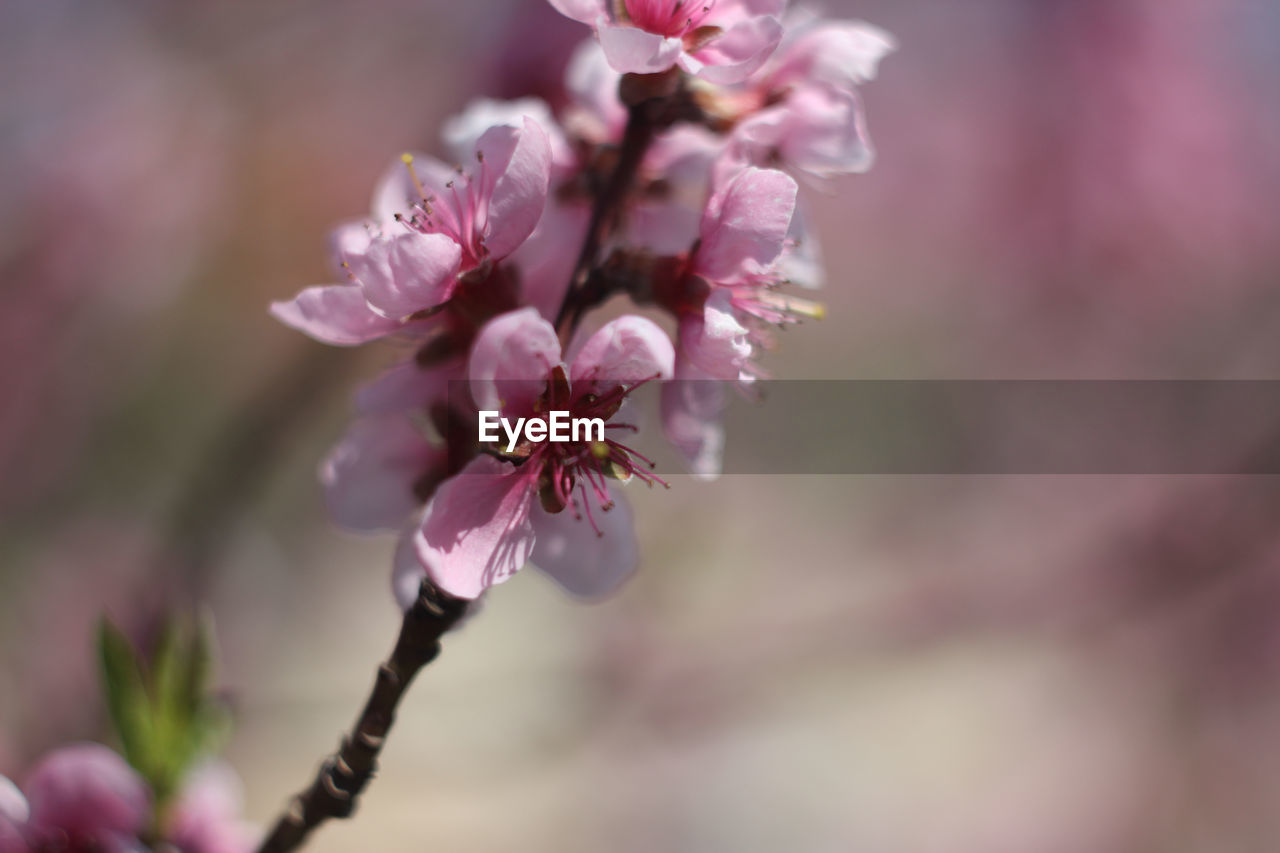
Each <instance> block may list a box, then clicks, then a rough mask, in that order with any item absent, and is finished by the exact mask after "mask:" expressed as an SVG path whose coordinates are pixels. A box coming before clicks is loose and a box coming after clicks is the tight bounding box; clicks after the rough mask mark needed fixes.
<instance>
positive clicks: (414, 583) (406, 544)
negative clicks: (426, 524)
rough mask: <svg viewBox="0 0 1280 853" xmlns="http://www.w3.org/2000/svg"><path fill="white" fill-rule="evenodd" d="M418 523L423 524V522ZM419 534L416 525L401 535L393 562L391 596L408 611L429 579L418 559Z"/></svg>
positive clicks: (425, 569) (424, 567)
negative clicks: (417, 541) (423, 582)
mask: <svg viewBox="0 0 1280 853" xmlns="http://www.w3.org/2000/svg"><path fill="white" fill-rule="evenodd" d="M418 523H419V524H421V520H419V522H418ZM417 533H418V530H417V525H415V526H414V527H412V528H410V529H408V530H406V531H404V532H403V533H401V534H400V538H399V540H397V541H396V553H395V556H394V557H393V558H392V560H391V594H392V595H394V596H395V599H396V604H398V605H400V609H401V610H408V609H409V608H410V607H412V606H413V603H414V602H415V601H417V600H418V590H419V589H421V587H422V581H423V580H424V579H425V578H426V577H427V567H426V566H424V565H422V560H420V559H418V546H417V543H416V541H415V540H416V538H417Z"/></svg>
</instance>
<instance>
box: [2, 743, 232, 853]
mask: <svg viewBox="0 0 1280 853" xmlns="http://www.w3.org/2000/svg"><path fill="white" fill-rule="evenodd" d="M240 799H241V792H240V781H239V778H238V777H237V776H236V775H235V773H234V771H232V770H231V769H230V768H229V767H227V766H226V765H225V764H221V763H217V762H213V763H207V764H204V765H203V766H201V767H198V768H197V769H196V770H195V771H193V772H192V773H191V774H189V776H188V778H187V779H186V782H185V784H184V785H183V787H182V789H181V791H179V792H178V794H177V796H176V797H175V798H174V799H173V801H172V802H171V803H169V804H167V805H166V806H165V808H164V809H163V812H164V813H163V814H157V808H156V805H157V804H156V802H155V796H154V792H153V791H152V790H151V788H150V786H149V785H148V784H147V783H146V781H145V780H144V779H143V777H142V776H141V775H140V774H139V773H138V772H137V771H136V770H135V769H134V768H132V767H130V766H129V764H128V762H126V761H125V759H124V758H122V757H121V756H120V755H119V754H117V753H116V752H114V751H113V750H111V749H109V748H107V747H105V746H102V745H100V744H96V743H79V744H72V745H69V746H64V747H61V748H59V749H56V750H54V751H53V752H50V753H49V754H48V755H46V756H45V757H44V758H43V759H41V760H40V761H39V762H38V763H37V764H36V765H35V766H34V767H33V768H32V769H31V771H30V772H29V773H28V774H27V776H26V779H25V781H24V784H23V787H22V788H21V789H19V787H18V786H17V785H16V784H14V783H13V782H12V781H10V780H9V779H7V778H5V777H4V776H0V851H4V853H41V851H53V850H67V851H73V850H99V851H103V853H141V851H146V850H150V849H167V850H179V851H182V853H248V851H250V850H252V849H253V848H254V846H255V844H256V836H257V832H256V830H254V829H253V828H252V827H250V826H248V825H247V824H245V823H244V822H242V821H241V820H240V817H239V815H240V806H241V804H240ZM157 845H159V846H157Z"/></svg>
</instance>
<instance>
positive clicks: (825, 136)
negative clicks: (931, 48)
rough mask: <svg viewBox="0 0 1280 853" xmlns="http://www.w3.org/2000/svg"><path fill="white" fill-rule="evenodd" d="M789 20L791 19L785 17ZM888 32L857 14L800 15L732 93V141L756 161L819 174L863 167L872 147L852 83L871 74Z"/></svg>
mask: <svg viewBox="0 0 1280 853" xmlns="http://www.w3.org/2000/svg"><path fill="white" fill-rule="evenodd" d="M788 24H792V22H791V21H788ZM896 47H897V45H896V42H895V41H894V39H893V37H892V36H890V35H889V34H888V33H886V32H884V31H883V30H881V29H879V28H878V27H873V26H871V25H870V24H866V23H863V22H861V21H825V20H814V21H808V22H797V23H795V25H794V27H793V28H792V29H790V30H789V32H788V34H787V37H786V38H785V39H784V41H783V44H782V46H781V47H779V48H778V51H777V53H776V54H775V55H774V57H773V58H772V59H771V60H770V61H769V63H768V64H767V65H766V66H765V67H764V69H763V70H762V71H761V73H760V74H759V75H758V76H757V78H756V79H754V80H753V81H752V82H751V83H750V84H749V87H748V88H747V89H746V90H745V92H743V93H740V94H738V95H736V96H734V97H735V98H737V99H738V102H739V103H740V104H741V105H742V106H741V112H742V115H741V121H739V122H738V123H737V125H736V126H735V128H734V131H733V141H734V143H735V144H737V145H741V146H743V147H744V148H746V149H747V150H748V151H749V152H751V154H752V157H753V159H754V160H755V161H756V162H759V163H774V164H780V165H783V166H785V167H787V168H790V169H795V170H798V171H803V172H808V173H810V174H813V175H816V176H819V177H832V176H835V175H847V174H853V173H858V172H865V171H866V170H867V169H869V168H871V165H872V163H873V161H874V159H875V150H874V148H873V147H872V145H871V141H870V138H869V136H868V134H867V128H866V118H865V115H864V111H863V107H862V99H861V96H860V95H859V94H858V91H857V87H858V86H860V85H861V84H863V83H866V82H868V81H870V80H872V79H874V78H875V76H876V70H877V68H878V65H879V63H880V60H881V59H883V58H884V57H885V56H886V55H888V54H889V53H891V52H892V51H893V50H894V49H896Z"/></svg>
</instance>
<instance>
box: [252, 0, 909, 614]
mask: <svg viewBox="0 0 1280 853" xmlns="http://www.w3.org/2000/svg"><path fill="white" fill-rule="evenodd" d="M551 2H552V4H553V5H554V6H555V8H556V9H558V10H559V11H560V12H562V13H563V14H564V15H566V16H568V17H570V18H573V19H576V20H578V21H581V22H583V23H584V24H587V25H588V26H590V27H591V29H592V30H593V34H592V37H590V38H587V39H586V40H585V41H584V42H583V44H582V45H581V46H580V47H579V48H578V49H577V51H576V52H575V54H574V55H573V57H572V59H571V61H570V62H569V65H568V69H567V72H566V78H565V81H564V87H565V98H564V99H563V101H564V106H562V107H560V108H559V109H557V110H555V111H553V110H552V109H551V108H550V107H549V106H548V105H547V104H546V103H545V102H543V101H540V100H537V99H533V98H524V99H520V100H516V101H508V102H498V101H492V100H484V99H481V100H477V101H475V102H474V103H472V104H471V105H470V106H469V107H468V108H467V109H466V110H465V111H464V112H463V113H462V114H461V115H458V116H456V117H455V118H453V119H451V120H449V121H448V122H447V123H446V125H445V127H444V131H443V138H444V143H445V148H446V149H447V151H448V156H449V158H450V162H452V163H457V164H459V165H450V164H448V163H446V162H445V161H441V160H438V159H436V158H433V157H430V156H427V155H424V154H417V153H407V154H404V155H402V156H401V157H400V158H399V159H397V160H396V161H395V162H394V163H393V164H392V165H391V167H390V168H389V169H388V170H387V171H386V173H385V174H384V176H383V177H382V179H381V180H380V181H379V183H378V186H377V188H376V191H375V193H374V199H373V205H372V209H371V211H370V213H369V215H368V216H366V217H364V218H362V219H360V220H359V221H356V222H352V223H349V224H346V225H343V226H341V227H339V228H338V229H337V230H336V231H335V232H334V234H333V237H332V241H331V248H332V257H333V263H334V268H335V272H337V273H338V274H339V276H340V277H341V278H342V279H344V281H342V282H341V283H338V284H329V285H323V286H317V287H311V288H308V289H306V290H303V291H302V292H301V293H299V294H298V295H297V296H296V297H295V298H293V299H292V300H290V301H286V302H279V303H276V304H275V305H273V306H272V311H273V313H274V315H275V316H276V317H277V318H278V319H279V320H281V321H282V322H284V323H285V324H287V325H289V326H291V327H293V328H295V329H298V330H300V331H302V332H304V333H306V334H308V335H310V336H311V337H313V338H315V339H317V340H320V341H322V342H325V343H329V344H334V345H339V346H353V345H359V344H366V343H369V342H372V341H376V340H380V339H386V338H393V339H396V340H399V341H401V342H406V343H407V348H408V349H409V351H410V352H411V355H410V356H409V357H407V358H405V359H404V360H403V362H402V363H400V364H398V365H396V366H394V367H392V368H391V369H390V370H388V371H387V372H386V373H385V374H384V375H382V376H381V377H379V378H377V379H376V380H374V381H373V382H372V383H370V384H368V385H367V386H365V387H364V388H362V389H361V390H360V391H359V392H358V395H357V398H356V410H357V413H356V415H357V416H356V418H355V420H354V423H353V424H352V426H351V428H350V430H349V432H348V433H347V435H346V437H345V438H344V439H343V440H342V441H341V442H340V443H339V444H338V446H337V447H336V448H335V449H334V450H333V451H332V452H331V454H330V455H329V456H328V458H327V459H326V460H325V461H324V463H323V465H322V466H321V479H322V482H323V484H324V486H325V489H326V494H327V499H328V503H329V506H330V509H331V511H332V513H333V515H334V516H335V518H336V520H337V521H338V522H339V523H340V524H343V525H344V526H346V527H349V528H351V529H354V530H359V531H372V530H383V529H393V530H400V531H402V536H401V542H400V547H399V548H398V551H397V557H396V561H395V562H396V569H395V582H394V587H395V591H396V595H397V598H398V600H399V601H400V603H401V605H402V606H406V607H407V606H408V605H409V604H410V603H411V602H412V601H413V600H414V599H415V598H416V596H417V592H418V587H419V585H420V582H421V580H422V578H424V577H426V578H429V579H430V581H431V582H432V583H433V584H434V585H435V586H436V587H438V588H439V589H441V590H442V591H444V592H445V593H447V594H449V595H452V596H455V597H458V598H463V599H473V598H476V597H477V596H479V595H480V594H481V593H482V592H483V591H484V590H485V589H486V588H488V587H490V586H492V585H494V584H496V583H499V582H501V581H503V580H506V579H507V578H509V577H510V576H511V575H512V574H514V573H515V572H516V571H518V570H519V569H520V568H522V567H523V566H524V565H525V564H526V563H530V562H531V563H532V564H533V565H535V566H537V567H538V568H539V569H541V570H542V571H544V572H545V573H547V574H548V575H550V576H551V577H552V578H553V579H554V580H555V581H557V582H558V583H559V584H560V585H561V586H563V587H564V588H565V589H566V590H567V591H569V592H570V593H572V594H575V595H578V596H584V597H594V596H600V595H604V594H607V593H608V592H610V591H611V590H613V589H614V588H616V587H617V586H618V584H619V583H621V582H622V581H623V580H624V579H625V578H626V577H628V576H629V575H630V574H631V572H632V571H633V570H634V568H635V565H636V561H637V548H636V544H635V541H634V533H633V531H632V519H631V513H630V510H629V509H628V507H627V504H626V502H625V499H624V497H623V494H622V491H623V490H622V488H621V487H622V486H623V484H626V483H628V482H642V483H646V484H649V485H653V484H655V483H662V482H663V481H662V480H661V479H660V478H659V477H657V476H656V475H655V474H654V473H653V472H652V471H651V470H650V469H651V463H650V462H649V460H648V458H647V457H645V456H643V455H641V454H640V453H639V452H638V451H637V450H636V449H635V447H634V444H635V439H634V438H633V435H634V433H635V432H637V429H636V427H635V425H634V424H633V423H631V422H630V419H629V417H628V415H627V414H626V413H627V411H628V402H629V401H628V398H629V395H630V394H631V393H632V392H633V391H634V390H635V389H636V388H638V387H639V386H641V385H643V384H645V383H649V382H657V383H661V384H662V386H663V387H662V389H661V407H662V428H663V432H664V433H665V435H666V437H667V439H668V440H669V441H670V442H671V443H672V444H673V445H674V446H675V448H676V449H677V450H678V451H679V452H680V454H681V455H682V456H683V457H684V458H685V459H686V460H687V461H688V464H689V466H690V469H691V471H692V472H693V473H695V474H699V475H703V476H714V475H715V474H716V473H718V471H719V467H720V455H721V450H722V447H723V443H724V436H723V428H722V425H721V422H720V418H721V413H722V409H723V400H722V398H721V395H722V394H723V390H722V389H721V388H720V386H718V385H716V384H714V383H713V382H712V380H716V381H721V382H724V383H727V384H730V385H733V384H736V385H739V386H748V385H749V384H750V383H752V382H753V381H755V380H756V379H758V378H759V377H761V376H763V375H764V373H763V371H762V369H761V367H760V366H759V364H758V360H757V357H758V354H759V352H760V351H761V350H762V349H766V348H768V347H769V346H770V344H771V336H770V328H771V327H776V326H781V325H785V324H789V323H793V322H796V321H798V320H800V319H802V318H805V317H816V316H820V315H821V312H822V309H821V306H820V305H818V304H817V303H815V302H812V301H810V300H808V299H804V298H800V297H798V296H795V295H793V294H792V293H791V290H793V289H794V288H797V287H798V288H811V287H816V286H818V285H819V284H820V283H821V264H820V262H819V259H818V254H817V250H816V246H815V244H814V242H813V240H812V239H810V238H809V237H808V236H807V233H806V229H805V227H804V221H803V218H802V215H801V213H800V212H799V211H798V210H797V180H796V179H797V178H798V177H799V178H802V179H804V180H806V181H807V182H816V181H821V180H825V179H828V178H832V177H835V176H839V175H847V174H852V173H857V172H861V171H864V170H866V169H867V168H868V167H869V166H870V165H871V161H872V157H873V154H872V147H871V144H870V142H869V140H868V138H867V135H866V131H865V126H864V121H863V111H862V106H861V101H860V99H859V95H858V87H859V86H860V85H861V84H863V83H865V82H867V81H869V80H871V79H872V78H873V77H874V76H875V73H876V68H877V64H878V62H879V61H880V59H881V58H882V57H883V56H885V55H886V54H887V53H889V52H890V51H891V50H893V48H894V43H893V40H892V38H891V37H890V36H889V35H888V34H886V33H884V32H883V31H881V30H879V29H877V28H875V27H873V26H871V25H868V24H865V23H861V22H855V21H835V20H827V19H824V18H822V17H820V16H818V15H816V14H813V13H807V12H801V11H796V10H790V11H788V10H786V9H784V5H785V0H697V2H693V0H551ZM617 295H624V296H626V297H629V298H630V300H631V302H632V303H633V304H634V305H636V306H639V307H641V308H643V309H645V310H646V316H642V315H640V314H631V313H628V314H623V315H622V316H618V317H616V318H615V319H612V320H610V321H609V322H606V323H604V324H603V325H600V326H599V328H596V329H595V330H594V331H589V330H588V327H587V325H586V324H584V322H583V321H584V318H585V316H586V315H587V314H588V313H589V312H590V310H591V309H593V308H595V307H597V306H599V305H601V304H602V303H604V302H605V301H606V300H607V299H609V298H611V297H613V296H617ZM654 318H657V319H654ZM671 380H677V381H671ZM460 388H461V389H464V390H463V392H462V393H459V391H458V389H460ZM451 389H452V393H451ZM480 411H489V412H498V413H500V414H501V416H502V417H507V418H510V419H511V420H512V421H516V419H519V418H525V419H539V418H542V419H545V418H546V417H547V413H548V412H551V411H558V412H568V413H570V414H571V415H572V416H573V417H581V418H599V419H601V420H602V421H604V423H605V429H606V434H605V437H604V439H603V440H598V439H597V440H590V441H586V440H584V441H578V442H560V443H550V442H542V443H533V442H528V441H526V442H522V443H520V444H517V445H515V446H509V445H507V444H504V443H502V442H492V443H489V442H481V441H479V440H478V435H477V429H476V422H477V415H478V412H480Z"/></svg>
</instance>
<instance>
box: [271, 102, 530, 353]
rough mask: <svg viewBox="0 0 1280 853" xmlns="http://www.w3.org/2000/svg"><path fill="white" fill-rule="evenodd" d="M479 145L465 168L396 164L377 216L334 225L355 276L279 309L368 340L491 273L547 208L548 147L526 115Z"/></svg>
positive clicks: (294, 321) (343, 340)
mask: <svg viewBox="0 0 1280 853" xmlns="http://www.w3.org/2000/svg"><path fill="white" fill-rule="evenodd" d="M473 151H474V158H473V162H472V163H471V164H470V165H469V166H468V167H467V168H464V169H460V170H459V169H454V168H451V167H449V166H447V165H445V164H444V163H442V162H440V161H439V160H435V159H434V158H431V157H426V156H409V155H406V156H405V157H404V158H403V160H404V162H401V163H397V164H395V165H393V166H392V167H391V168H390V169H389V170H388V172H387V174H386V175H385V176H384V178H383V179H382V181H381V182H380V184H379V187H378V190H377V193H376V195H375V200H374V208H373V213H372V216H371V218H370V219H368V220H365V221H363V222H358V223H352V224H349V225H345V226H343V227H341V228H339V229H338V230H337V232H335V234H334V238H333V244H334V250H335V254H336V256H337V258H338V259H339V263H340V265H341V267H342V268H343V269H344V270H346V271H347V273H348V275H349V277H350V279H351V281H350V283H349V284H334V285H323V286H319V287H310V288H307V289H306V290H304V291H302V292H301V293H299V294H298V295H297V296H296V297H295V298H294V299H293V300H291V301H289V302H278V303H276V304H274V305H273V306H272V313H273V314H274V315H275V316H276V318H277V319H279V320H281V321H282V322H284V323H285V324H287V325H289V326H292V327H294V328H296V329H298V330H300V331H302V332H305V333H306V334H308V335H311V336H312V337H314V338H316V339H317V340H320V341H323V342H324V343H329V344H336V345H340V346H350V345H354V344H361V343H365V342H368V341H371V340H375V339H377V338H380V337H385V336H386V335H389V334H392V333H394V332H397V331H400V330H401V329H403V328H405V327H406V326H411V325H413V324H415V323H416V322H417V321H419V320H421V319H422V315H423V314H424V312H430V311H431V310H432V309H435V308H437V307H438V306H440V305H443V304H444V303H446V302H448V301H449V299H450V298H451V297H453V296H454V294H455V292H456V291H457V290H458V288H459V286H460V284H461V283H462V282H463V281H464V280H466V279H468V278H473V279H474V278H478V279H481V280H483V279H485V278H486V277H488V276H489V275H490V273H491V272H492V267H493V264H494V263H495V262H496V261H499V260H501V259H502V258H504V257H506V256H507V255H509V254H511V252H513V251H515V249H516V248H517V247H518V246H519V245H520V244H521V243H523V242H524V241H525V239H526V238H527V237H528V236H529V234H530V233H531V232H532V231H533V228H534V226H535V225H536V224H537V222H538V218H539V217H540V216H541V215H542V208H543V205H544V204H545V202H546V195H547V183H548V180H549V176H550V165H551V150H550V143H549V141H548V138H547V134H546V131H544V130H543V128H542V127H541V126H540V125H539V124H538V123H537V122H536V121H534V120H533V119H530V118H525V119H524V121H523V123H522V126H520V127H511V126H509V125H498V126H494V127H491V128H490V129H489V130H487V131H486V132H485V133H484V134H482V135H481V136H480V137H479V138H478V139H477V140H476V142H475V146H474V149H473Z"/></svg>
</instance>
